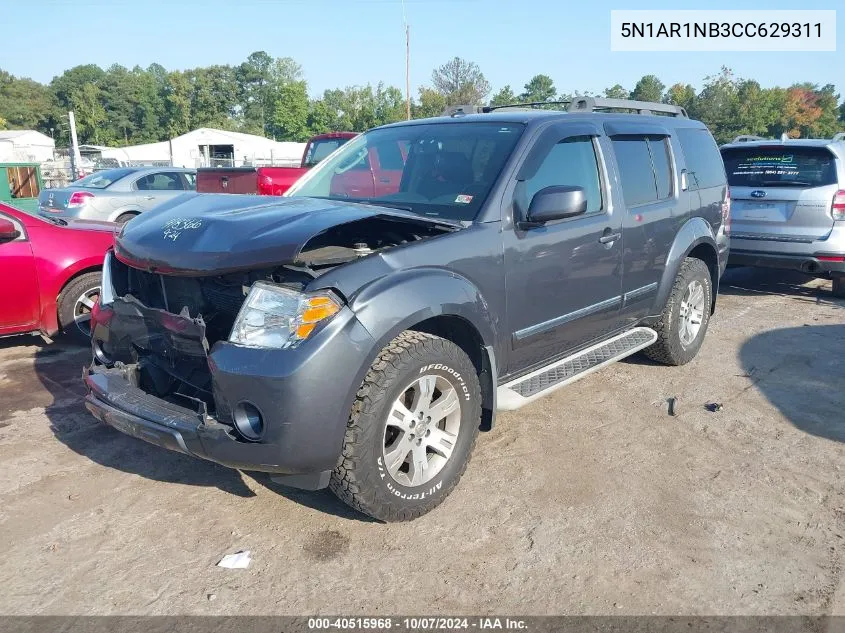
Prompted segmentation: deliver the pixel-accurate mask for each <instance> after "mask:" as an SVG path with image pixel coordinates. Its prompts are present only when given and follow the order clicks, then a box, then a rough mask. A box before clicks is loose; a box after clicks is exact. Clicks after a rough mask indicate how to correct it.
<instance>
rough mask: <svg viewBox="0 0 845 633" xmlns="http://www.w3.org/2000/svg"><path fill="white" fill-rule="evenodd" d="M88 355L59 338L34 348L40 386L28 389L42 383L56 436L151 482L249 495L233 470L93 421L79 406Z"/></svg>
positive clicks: (95, 459) (75, 448) (106, 463)
mask: <svg viewBox="0 0 845 633" xmlns="http://www.w3.org/2000/svg"><path fill="white" fill-rule="evenodd" d="M90 360H91V351H90V349H89V348H87V347H82V346H79V345H76V346H74V345H70V344H65V343H62V344H58V343H57V344H54V345H51V346H45V347H43V348H40V349H38V350H37V351H36V353H35V365H34V370H35V376H36V377H37V379H38V381H40V385H36V384H33V385H32V386H31V387H30V388H31V389H38V388H42V389H44V390H46V391H47V392H48V393H49V394H50V395H51V396H52V402H51V403H47V404H46V406H45V414H46V416H47V418H48V419H49V421H50V429H51V430H52V431H53V433H54V434H55V436H56V439H58V440H59V441H60V442H62V443H63V444H64V445H65V446H67V447H68V448H70V449H71V450H73V451H74V452H76V453H79V454H80V455H83V456H84V457H86V458H88V459H90V460H91V461H93V462H96V463H97V464H100V465H101V466H104V467H106V468H110V469H113V470H119V471H121V472H125V473H130V474H133V475H138V476H140V477H144V478H145V479H152V480H155V481H162V482H169V483H180V484H185V485H190V486H214V487H217V488H219V489H220V490H223V491H225V492H228V493H231V494H233V495H237V496H239V497H253V496H255V493H254V492H253V491H252V490H250V488H249V487H248V486H247V485H246V483H245V482H244V481H243V479H242V478H241V474H240V473H239V472H238V471H235V470H231V469H229V468H224V467H223V466H218V465H217V464H213V463H211V462H206V461H203V460H199V459H196V458H193V457H189V456H187V455H182V454H181V453H175V452H173V451H168V450H166V449H162V448H159V447H157V446H152V445H151V444H147V443H146V442H143V441H141V440H137V439H135V438H132V437H128V436H126V435H123V434H122V433H120V432H118V431H115V430H114V429H112V428H109V427H107V426H106V425H104V424H102V423H100V422H98V421H97V420H96V419H95V418H94V416H92V415H91V414H90V413H89V412H88V410H87V409H86V408H85V405H84V396H85V388H84V386H83V383H82V370H83V367H84V366H86V365H87V364H88V363H89V362H90ZM23 388H26V386H25V385H24V386H23Z"/></svg>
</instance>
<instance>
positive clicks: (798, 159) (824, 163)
mask: <svg viewBox="0 0 845 633" xmlns="http://www.w3.org/2000/svg"><path fill="white" fill-rule="evenodd" d="M722 156H723V158H724V160H725V171H727V173H728V183H729V184H730V185H731V186H732V187H823V186H825V185H832V184H834V183H836V162H835V160H834V158H833V155H832V154H831V153H830V152H829V151H828V150H827V149H825V148H822V147H790V146H784V147H737V148H728V149H725V150H722Z"/></svg>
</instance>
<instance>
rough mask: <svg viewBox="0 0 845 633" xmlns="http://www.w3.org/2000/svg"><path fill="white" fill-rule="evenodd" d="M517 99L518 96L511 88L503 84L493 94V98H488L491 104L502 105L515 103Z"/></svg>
mask: <svg viewBox="0 0 845 633" xmlns="http://www.w3.org/2000/svg"><path fill="white" fill-rule="evenodd" d="M518 101H519V98H518V97H517V96H516V95H515V94H514V93H513V90H512V89H511V87H510V86H505V87H504V88H502V89H501V90H499V92H497V93H496V94H494V95H493V98H492V99H490V105H491V106H503V105H508V104H511V103H516V102H518Z"/></svg>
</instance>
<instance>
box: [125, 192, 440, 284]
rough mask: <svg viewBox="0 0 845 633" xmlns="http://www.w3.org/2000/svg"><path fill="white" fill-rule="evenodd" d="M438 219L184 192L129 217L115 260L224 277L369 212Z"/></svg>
mask: <svg viewBox="0 0 845 633" xmlns="http://www.w3.org/2000/svg"><path fill="white" fill-rule="evenodd" d="M377 216H381V217H396V218H403V219H408V220H411V221H413V222H419V223H420V224H425V225H432V224H438V222H436V221H433V220H428V219H426V218H424V217H421V216H419V215H416V214H413V213H408V212H405V211H397V210H394V209H388V208H384V207H377V206H371V205H364V204H351V203H344V202H339V201H336V200H321V199H316V198H270V199H268V198H265V197H259V196H250V195H234V194H197V193H193V192H191V193H186V194H183V195H181V196H177V197H176V198H174V199H173V200H171V201H168V202H166V203H164V204H163V205H161V206H159V207H156V208H155V209H153V210H151V211H148V212H146V213H142V214H141V215H139V216H138V217H136V218H134V219H133V220H131V221H130V222H128V223H127V224H126V225H125V226H124V228H123V230H122V231H121V233H120V235H119V236H118V237H117V239H116V240H115V254H116V255H117V257H118V259H120V260H121V261H123V262H125V263H126V264H129V265H130V266H134V267H136V268H142V269H146V270H155V271H158V272H161V273H169V274H176V275H178V274H184V275H189V274H190V275H212V274H224V273H228V272H234V271H238V270H246V269H250V268H257V267H264V266H275V265H279V264H285V263H292V262H294V261H296V258H297V255H298V254H299V252H300V250H301V249H302V247H303V246H304V245H305V244H306V243H307V242H308V240H310V239H311V238H313V237H315V236H316V235H319V234H320V233H322V232H323V231H326V230H327V229H330V228H332V227H334V226H338V225H342V224H346V223H349V222H354V221H356V220H361V219H365V218H368V217H377Z"/></svg>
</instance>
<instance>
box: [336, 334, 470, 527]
mask: <svg viewBox="0 0 845 633" xmlns="http://www.w3.org/2000/svg"><path fill="white" fill-rule="evenodd" d="M480 423H481V386H480V383H479V381H478V376H477V375H476V371H475V367H474V366H473V364H472V362H471V361H470V359H469V358H468V357H467V355H466V354H465V353H464V352H463V350H461V349H460V348H459V347H458V346H457V345H455V344H454V343H452V342H451V341H448V340H446V339H443V338H440V337H439V336H434V335H432V334H426V333H423V332H415V331H405V332H403V333H402V334H400V335H399V336H397V337H396V338H395V339H393V341H391V342H390V343H389V344H388V345H387V346H386V347H385V348H384V349H383V350H382V351H381V353H380V354H379V356H378V358H376V360H375V362H374V363H373V364H372V366H371V367H370V371H369V372H368V373H367V376H366V378H365V379H364V382H363V384H362V385H361V388H360V389H359V390H358V396H357V398H356V400H355V402H354V404H353V405H352V411H351V413H350V416H349V421H348V423H347V429H346V438H345V440H344V445H343V452H342V454H341V457H340V460H339V461H338V464H337V467H336V468H335V470H334V472H333V473H332V477H331V482H330V484H329V485H330V488H331V490H332V491H333V492H334V493H335V494H336V495H337V496H338V497H339V498H340V499H341V500H343V501H344V502H345V503H347V504H349V505H350V506H352V507H353V508H355V509H356V510H359V511H360V512H363V513H364V514H367V515H369V516H371V517H374V518H376V519H379V520H381V521H409V520H411V519H415V518H417V517H419V516H422V515H423V514H425V513H426V512H429V511H430V510H432V509H434V508H435V507H437V506H438V505H439V504H440V503H441V502H442V501H443V500H444V499H445V498H446V497H447V496H448V494H449V493H450V492H451V491H452V489H453V488H454V487H455V486H456V485H457V483H458V481H459V480H460V478H461V476H462V475H463V473H464V471H465V470H466V467H467V464H468V463H469V458H470V455H471V453H472V449H473V447H474V446H475V440H476V438H477V436H478V430H479V426H480Z"/></svg>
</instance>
